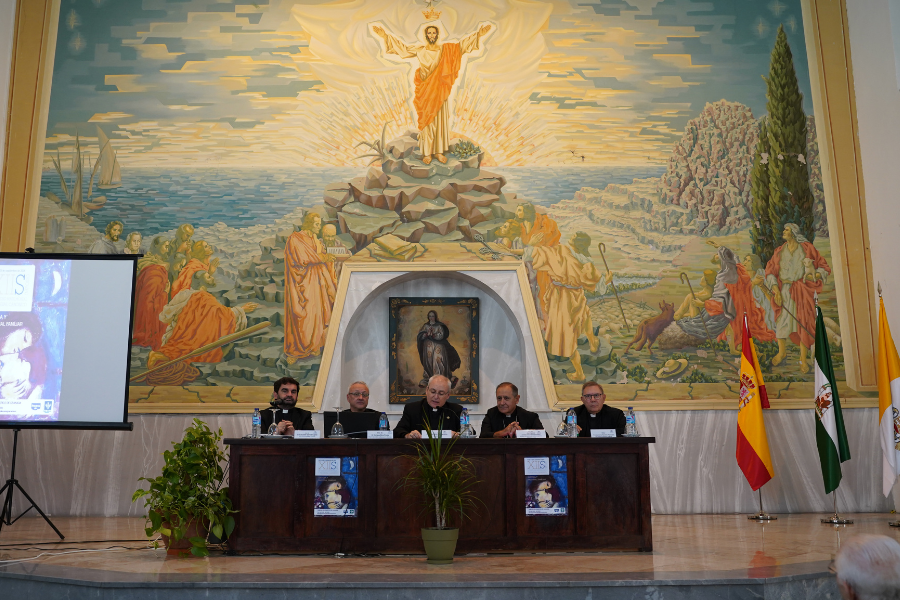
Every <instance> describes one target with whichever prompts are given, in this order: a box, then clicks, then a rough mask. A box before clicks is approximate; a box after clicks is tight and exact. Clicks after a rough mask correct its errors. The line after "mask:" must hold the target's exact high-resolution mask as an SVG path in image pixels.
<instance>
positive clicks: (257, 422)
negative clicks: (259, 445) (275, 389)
mask: <svg viewBox="0 0 900 600" xmlns="http://www.w3.org/2000/svg"><path fill="white" fill-rule="evenodd" d="M261 428H262V417H261V416H260V415H259V409H258V408H254V409H253V429H251V430H250V437H252V438H254V439H259V430H260V429H261Z"/></svg>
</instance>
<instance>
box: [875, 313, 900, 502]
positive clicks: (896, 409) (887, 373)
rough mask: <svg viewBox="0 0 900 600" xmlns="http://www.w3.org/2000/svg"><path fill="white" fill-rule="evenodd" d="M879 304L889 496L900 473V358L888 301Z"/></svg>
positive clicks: (880, 388) (880, 381)
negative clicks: (885, 309)
mask: <svg viewBox="0 0 900 600" xmlns="http://www.w3.org/2000/svg"><path fill="white" fill-rule="evenodd" d="M878 301H879V303H880V304H881V308H880V309H879V310H878V415H879V417H878V419H879V421H878V424H879V429H880V430H881V435H880V437H881V452H882V455H883V461H882V469H881V470H882V491H883V492H884V495H885V496H889V495H890V493H891V488H892V487H894V481H896V479H897V475H898V474H900V358H898V356H897V347H896V346H894V340H893V338H892V337H891V326H890V325H889V324H888V320H887V314H886V313H885V312H884V300H882V299H881V298H879V299H878Z"/></svg>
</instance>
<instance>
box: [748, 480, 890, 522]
mask: <svg viewBox="0 0 900 600" xmlns="http://www.w3.org/2000/svg"><path fill="white" fill-rule="evenodd" d="M756 491H757V492H759V512H758V513H756V514H755V515H750V516H749V517H747V518H748V519H750V520H751V521H777V520H778V517H773V516H771V515H768V514H766V513H765V512H763V507H762V486H760V487H759V489H758V490H756ZM898 527H900V525H898Z"/></svg>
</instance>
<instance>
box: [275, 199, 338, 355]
mask: <svg viewBox="0 0 900 600" xmlns="http://www.w3.org/2000/svg"><path fill="white" fill-rule="evenodd" d="M321 231H322V217H320V216H319V215H317V214H315V213H307V214H306V216H305V217H303V223H302V225H301V226H300V231H295V232H294V233H292V234H291V237H289V238H288V240H287V244H286V245H285V247H284V319H285V322H284V359H285V361H287V363H288V364H289V365H292V364H294V363H295V362H297V360H300V359H303V358H309V357H310V356H318V355H319V354H320V353H321V352H322V347H323V346H324V345H325V335H326V334H327V332H328V321H330V320H331V309H332V307H333V306H334V297H335V294H336V293H337V277H336V275H335V271H334V255H333V254H328V251H327V250H326V248H325V244H323V243H322V240H320V239H319V233H321Z"/></svg>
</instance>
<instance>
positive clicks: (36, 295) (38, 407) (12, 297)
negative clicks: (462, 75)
mask: <svg viewBox="0 0 900 600" xmlns="http://www.w3.org/2000/svg"><path fill="white" fill-rule="evenodd" d="M70 271H71V261H68V260H40V259H35V260H23V259H0V420H19V421H22V420H24V421H55V420H57V419H58V418H59V392H60V384H61V379H62V366H63V364H62V363H63V351H64V348H65V341H66V340H65V334H66V318H67V314H68V304H69V276H70Z"/></svg>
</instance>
